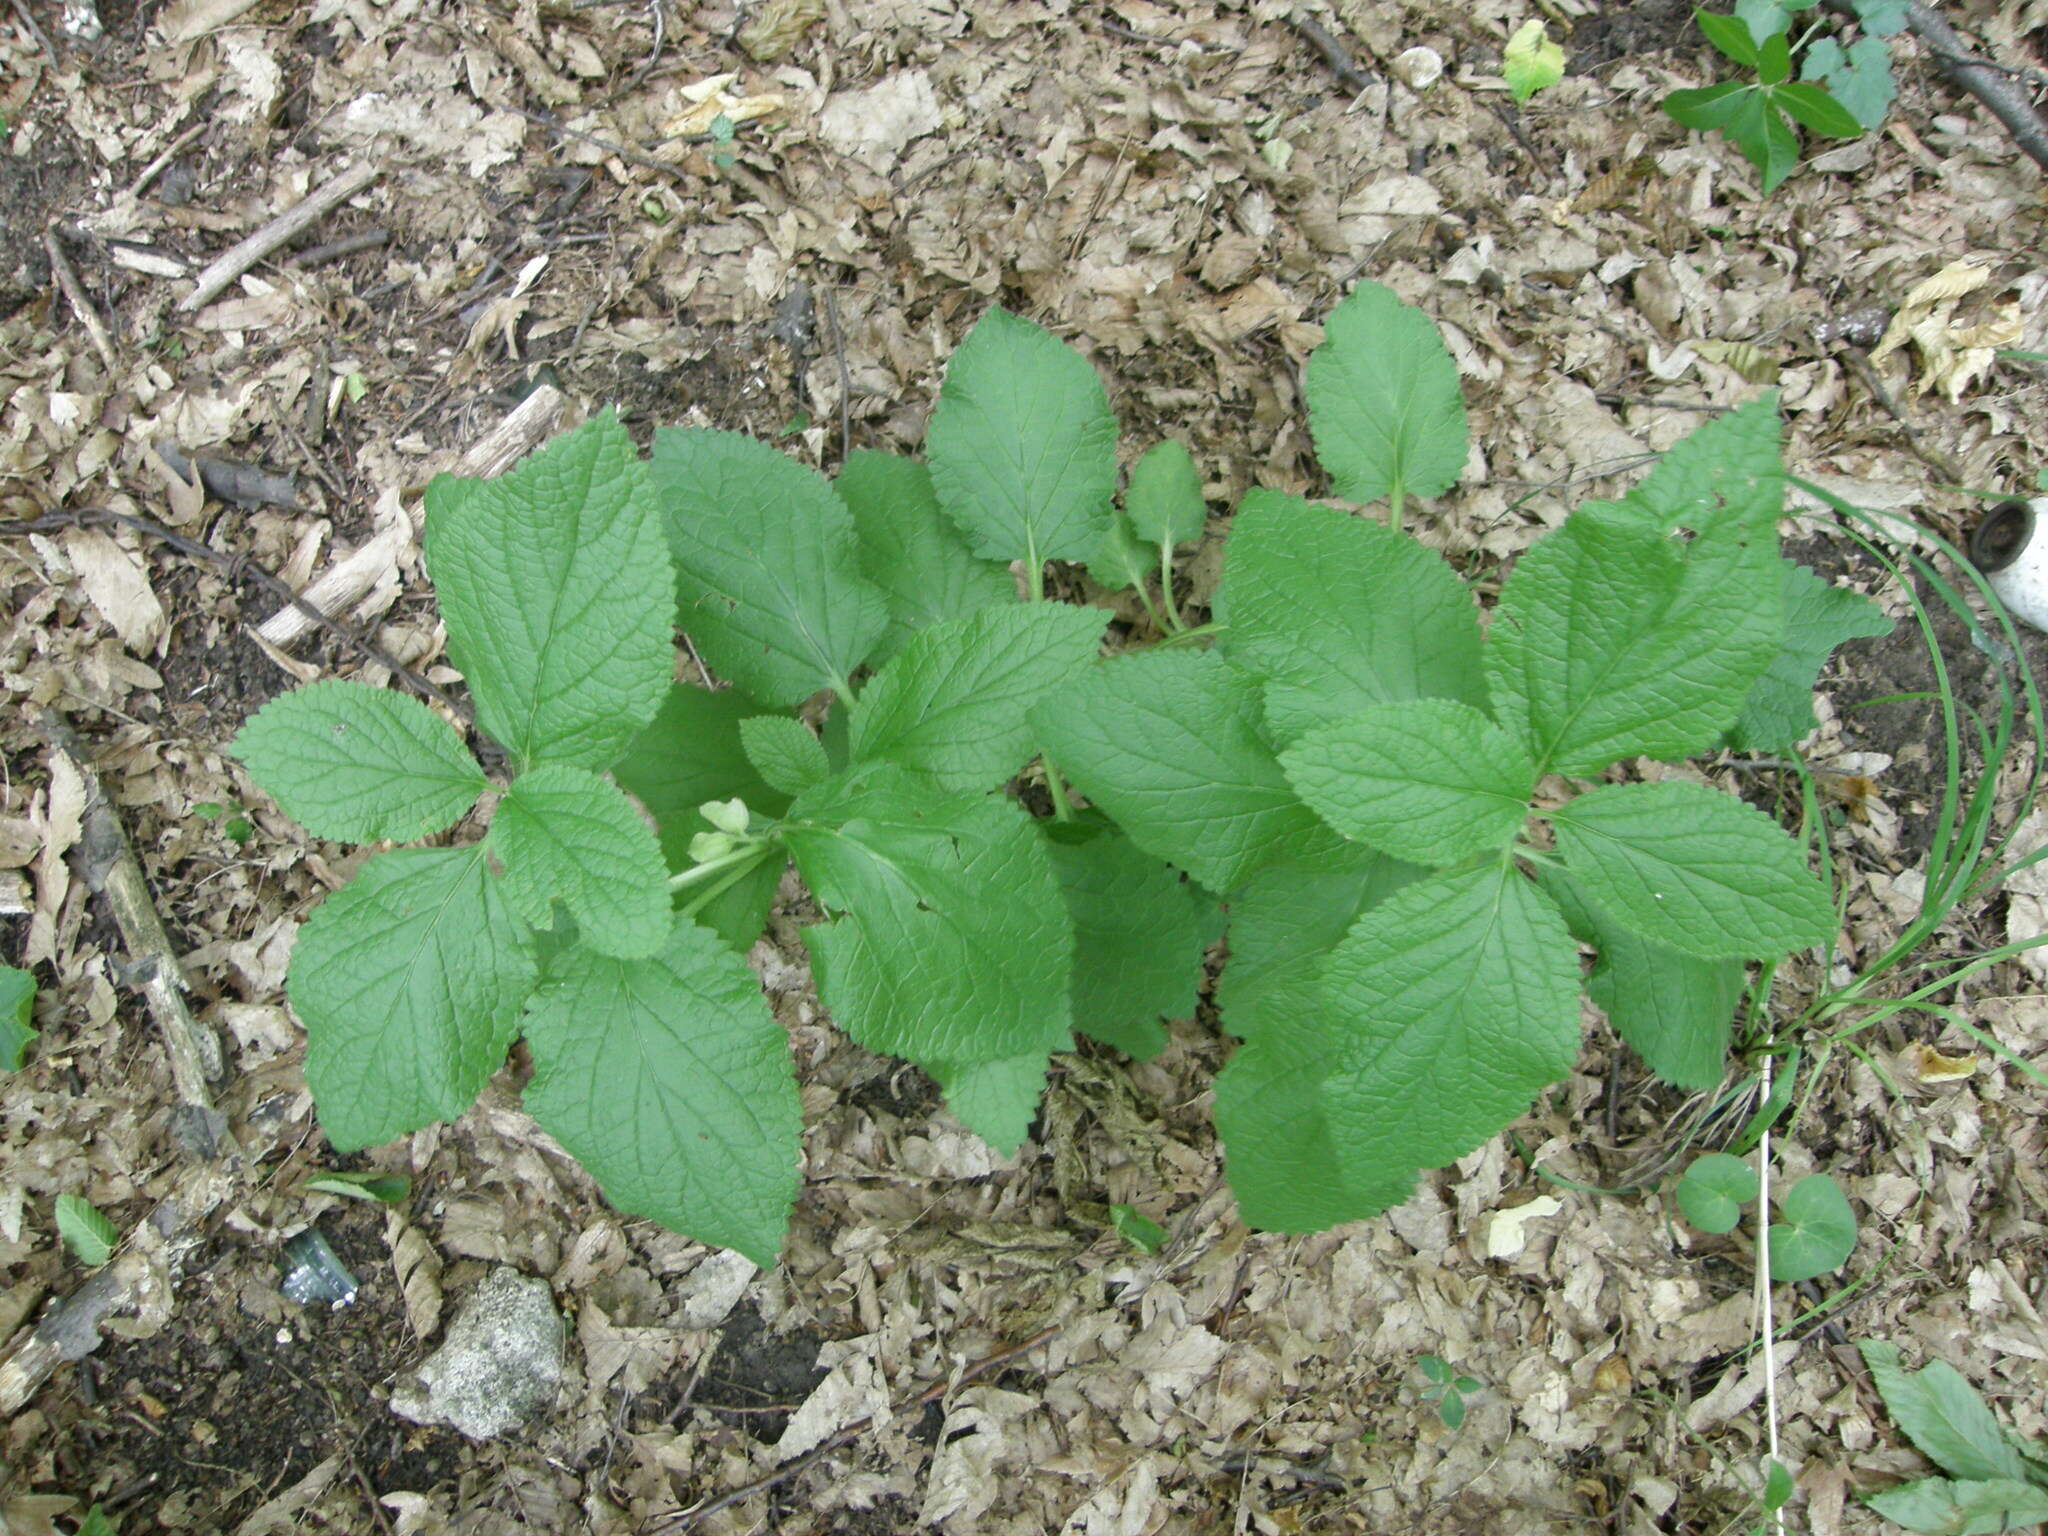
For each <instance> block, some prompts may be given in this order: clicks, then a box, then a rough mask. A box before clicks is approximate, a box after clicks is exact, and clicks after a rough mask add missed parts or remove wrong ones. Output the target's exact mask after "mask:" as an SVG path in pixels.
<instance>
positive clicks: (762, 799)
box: [612, 683, 801, 954]
mask: <svg viewBox="0 0 2048 1536" xmlns="http://www.w3.org/2000/svg"><path fill="white" fill-rule="evenodd" d="M760 712H761V706H760V705H758V704H756V703H755V702H754V701H753V700H752V699H750V698H748V697H747V696H746V695H745V694H743V693H740V692H737V691H736V690H732V689H727V690H726V691H725V692H723V693H709V692H707V691H705V690H704V689H702V688H692V687H690V686H688V685H687V684H682V683H678V684H677V685H676V686H675V687H673V688H671V689H670V690H669V694H668V697H667V698H665V699H664V700H662V704H661V708H660V709H659V710H658V711H656V713H655V716H654V720H653V722H652V723H651V724H650V725H649V726H648V727H647V729H646V730H644V731H642V732H641V733H640V734H639V735H638V736H637V737H635V738H634V739H633V741H632V743H631V744H630V745H629V746H628V747H627V748H626V754H625V756H624V757H622V758H620V759H619V761H618V762H617V763H615V764H614V765H613V767H612V777H613V778H614V779H616V780H618V782H619V785H620V787H621V788H623V789H625V790H626V792H627V793H628V794H631V795H632V796H633V797H634V798H635V799H637V800H638V801H639V802H640V804H641V805H642V806H644V807H646V810H647V813H648V815H650V816H652V817H653V818H654V821H655V825H656V826H658V827H659V828H660V829H661V852H662V857H663V858H664V859H666V860H667V861H668V866H669V868H671V869H682V868H684V867H685V866H686V865H688V864H690V863H691V862H692V860H691V858H690V843H691V841H692V840H693V839H694V838H696V837H698V836H699V835H700V834H702V833H705V832H709V831H710V830H711V829H712V828H711V823H710V822H708V821H706V820H705V819H704V817H703V816H702V815H701V814H700V813H699V811H698V807H699V806H702V805H704V804H706V803H708V802H711V801H725V800H739V801H742V802H744V803H745V804H746V805H747V807H748V808H749V809H751V810H753V811H755V812H756V813H758V814H760V815H762V816H765V817H768V818H770V819H773V818H774V817H777V816H780V815H781V814H782V813H783V812H784V811H786V810H788V809H789V802H790V799H791V797H790V796H789V795H788V794H786V793H783V792H782V791H779V790H777V789H775V788H773V787H771V786H770V785H769V784H768V783H767V782H766V781H765V780H764V779H762V778H761V776H760V773H759V772H758V770H756V769H755V767H754V765H753V762H752V761H751V759H750V758H749V756H748V754H747V750H746V744H745V738H744V737H743V735H742V728H743V726H744V724H745V722H746V721H747V720H748V719H749V718H753V717H758V716H759V715H760ZM781 718H787V719H789V721H790V724H791V725H796V724H797V722H796V720H795V719H794V718H793V717H787V716H785V717H781ZM798 728H799V729H801V727H800V726H799V727H798ZM782 870H783V861H781V860H770V861H767V862H764V863H762V864H760V865H757V866H756V867H755V868H754V869H752V870H751V871H749V872H747V873H746V874H744V875H742V877H741V878H740V879H739V881H738V882H737V883H736V884H734V885H732V886H729V887H727V888H726V889H725V890H723V891H721V892H719V893H717V894H716V895H714V896H712V897H711V898H710V899H709V900H707V901H706V902H705V903H704V904H703V905H702V906H700V907H698V908H697V910H696V912H695V916H696V918H697V920H698V921H699V922H700V923H702V924H703V925H704V926H705V927H707V928H709V929H711V930H712V931H713V932H714V933H716V934H718V935H719V937H721V938H723V939H724V940H725V941H726V943H728V944H730V945H731V946H732V947H733V948H735V949H737V950H739V951H740V952H741V953H743V954H744V953H745V952H746V950H747V949H748V947H749V946H751V945H752V944H753V942H754V940H755V939H757V938H759V937H760V936H761V929H762V927H763V926H764V925H765V924H766V923H767V921H768V907H769V904H770V903H771V902H773V901H774V899H775V887H776V886H777V884H779V883H780V881H781V879H782Z"/></svg>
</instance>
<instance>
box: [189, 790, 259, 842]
mask: <svg viewBox="0 0 2048 1536" xmlns="http://www.w3.org/2000/svg"><path fill="white" fill-rule="evenodd" d="M192 814H193V815H194V816H197V817H198V818H199V819H200V820H201V821H217V822H219V823H220V835H221V836H222V837H225V838H226V839H227V840H228V841H229V842H231V843H246V842H248V841H249V839H250V838H252V837H254V836H255V835H256V829H255V828H254V827H252V826H251V825H250V824H249V818H248V817H247V816H244V815H243V814H242V812H241V807H240V806H233V805H222V804H221V803H220V802H219V801H218V800H201V801H200V802H198V803H197V804H196V805H194V806H193V807H192Z"/></svg>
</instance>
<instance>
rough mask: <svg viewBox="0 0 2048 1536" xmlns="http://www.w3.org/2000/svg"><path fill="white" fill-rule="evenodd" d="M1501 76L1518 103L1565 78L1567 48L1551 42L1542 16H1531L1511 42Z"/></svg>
mask: <svg viewBox="0 0 2048 1536" xmlns="http://www.w3.org/2000/svg"><path fill="white" fill-rule="evenodd" d="M1501 74H1502V75H1503V76H1504V77H1505V78H1506V80H1507V82H1508V90H1509V92H1510V93H1512V94H1513V96H1514V98H1515V100H1516V101H1517V102H1524V101H1527V100H1528V99H1529V98H1530V97H1531V96H1534V95H1535V94H1536V93H1537V92H1538V91H1547V90H1549V89H1550V87H1552V86H1553V85H1555V84H1557V82H1558V81H1560V80H1562V79H1563V78H1564V49H1563V48H1561V47H1560V46H1559V45H1558V44H1556V43H1555V42H1553V41H1551V37H1550V33H1549V31H1548V30H1547V29H1546V28H1545V27H1544V25H1543V19H1542V18H1541V17H1540V16H1531V17H1530V18H1529V19H1528V20H1527V21H1525V22H1523V23H1522V24H1521V26H1519V27H1517V28H1516V29H1515V35H1514V36H1513V37H1511V38H1509V39H1508V46H1507V48H1506V50H1505V51H1504V52H1503V53H1502V55H1501Z"/></svg>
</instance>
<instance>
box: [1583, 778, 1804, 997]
mask: <svg viewBox="0 0 2048 1536" xmlns="http://www.w3.org/2000/svg"><path fill="white" fill-rule="evenodd" d="M1551 821H1552V824H1553V825H1554V826H1555V827H1556V829H1557V846H1558V851H1559V852H1560V853H1561V854H1562V855H1563V856H1564V863H1565V868H1566V869H1567V870H1569V871H1570V873H1571V876H1572V878H1573V879H1574V880H1576V881H1577V882H1578V884H1579V886H1580V888H1581V889H1582V890H1583V891H1584V892H1585V894H1586V896H1587V898H1588V899H1589V900H1590V901H1592V902H1593V903H1594V904H1595V905H1597V906H1598V907H1599V908H1600V910H1601V911H1603V912H1605V913H1606V914H1607V915H1608V916H1609V917H1610V918H1612V919H1613V920H1614V921H1615V922H1616V923H1618V924H1620V925H1622V926H1623V927H1625V928H1627V929H1629V930H1630V931H1632V932H1634V933H1638V934H1641V935H1642V936H1643V937H1644V938H1646V939H1652V940H1655V941H1656V942H1657V943H1659V944H1665V945H1668V946H1670V947H1671V948H1673V949H1676V950H1680V951H1682V952H1684V953H1685V954H1688V955H1695V956H1698V957H1699V958H1700V959H1703V960H1718V959H1733V958H1737V957H1741V958H1747V959H1752V960H1763V959H1771V958H1775V957H1776V956H1778V955H1782V954H1784V953H1786V952H1787V951H1788V950H1794V949H1804V948H1805V947H1807V946H1808V945H1811V944H1821V943H1825V942H1826V941H1827V938H1828V936H1829V935H1830V934H1831V933H1833V932H1834V929H1835V914H1834V907H1833V904H1832V903H1831V902H1830V901H1829V899H1828V892H1827V887H1826V886H1824V885H1822V884H1821V882H1820V880H1819V879H1818V878H1817V877H1816V876H1815V875H1814V874H1813V873H1812V872H1811V871H1810V870H1808V869H1807V867H1806V855H1805V853H1804V852H1803V851H1802V850H1801V848H1800V847H1799V845H1798V844H1797V843H1795V842H1793V841H1792V839H1791V837H1789V836H1788V835H1787V834H1786V832H1785V829H1784V828H1782V827H1780V826H1779V825H1778V824H1777V823H1776V822H1774V821H1772V820H1771V819H1770V817H1768V816H1766V815H1764V813H1763V812H1762V811H1759V810H1757V809H1756V808H1755V807H1753V806H1749V805H1745V804H1743V803H1742V802H1741V801H1740V800H1737V799H1735V798H1734V797H1733V796H1732V795H1724V794H1721V793H1719V792H1717V791H1715V790H1711V789H1706V788H1703V787H1702V786H1700V785H1698V784H1685V783H1669V784H1624V785H1610V786H1608V787H1607V788H1604V789H1596V790H1594V791H1593V792H1592V793H1591V794H1587V795H1581V796H1580V797H1579V798H1578V799H1576V800H1572V801H1569V802H1568V803H1566V804H1565V805H1562V806H1560V807H1558V808H1557V809H1556V810H1555V811H1553V812H1551Z"/></svg>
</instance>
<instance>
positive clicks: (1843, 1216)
mask: <svg viewBox="0 0 2048 1536" xmlns="http://www.w3.org/2000/svg"><path fill="white" fill-rule="evenodd" d="M1778 1214H1779V1215H1781V1216H1783V1217H1784V1218H1785V1219H1784V1220H1783V1221H1781V1222H1775V1223H1773V1224H1772V1227H1771V1279H1772V1280H1774V1281H1775V1282H1777V1283H1778V1284H1780V1285H1784V1284H1787V1283H1788V1282H1791V1281H1796V1280H1811V1279H1813V1278H1814V1276H1816V1275H1825V1274H1828V1273H1830V1272H1831V1271H1833V1270H1837V1269H1840V1268H1841V1267H1842V1266H1843V1265H1844V1264H1846V1263H1847V1262H1848V1261H1849V1254H1850V1252H1851V1251H1852V1250H1853V1249H1854V1248H1855V1247H1856V1213H1855V1212H1854V1211H1852V1210H1850V1209H1849V1197H1848V1196H1847V1195H1844V1194H1843V1193H1842V1187H1841V1185H1839V1184H1837V1183H1836V1182H1835V1181H1834V1180H1833V1179H1831V1178H1829V1177H1828V1176H1827V1175H1826V1174H1824V1173H1814V1174H1808V1175H1807V1176H1806V1177H1805V1178H1803V1179H1801V1180H1800V1181H1799V1182H1798V1183H1797V1184H1794V1185H1793V1186H1792V1187H1791V1188H1790V1189H1788V1190H1786V1191H1785V1193H1784V1194H1782V1195H1780V1196H1779V1197H1778Z"/></svg>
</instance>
